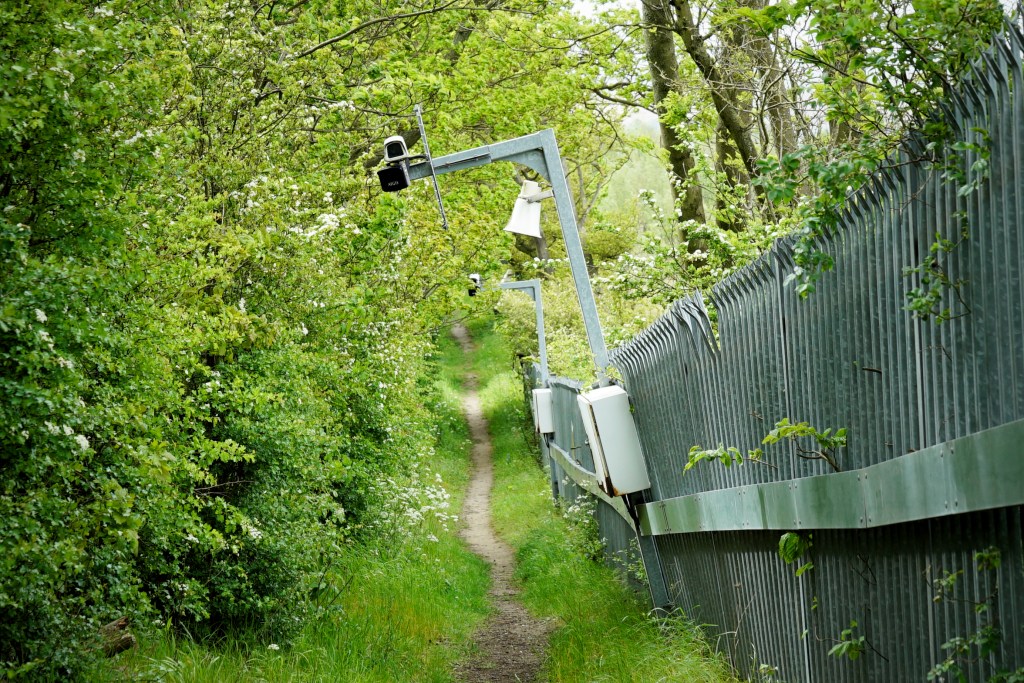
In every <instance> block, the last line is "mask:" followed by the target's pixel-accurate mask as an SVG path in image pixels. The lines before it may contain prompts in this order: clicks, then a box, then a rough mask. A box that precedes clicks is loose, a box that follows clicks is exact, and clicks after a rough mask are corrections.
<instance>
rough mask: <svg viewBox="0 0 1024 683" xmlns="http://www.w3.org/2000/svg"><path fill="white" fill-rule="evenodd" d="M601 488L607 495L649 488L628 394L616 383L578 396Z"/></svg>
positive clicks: (617, 494)
mask: <svg viewBox="0 0 1024 683" xmlns="http://www.w3.org/2000/svg"><path fill="white" fill-rule="evenodd" d="M576 400H577V401H578V402H579V406H580V414H581V415H582V416H583V425H584V427H585V428H586V430H587V439H588V441H589V442H590V452H591V453H592V454H593V456H594V468H595V469H596V470H597V478H598V482H599V483H600V485H601V489H602V490H603V491H604V492H605V493H607V494H608V495H609V496H624V495H626V494H627V493H634V492H635V491H643V490H644V489H649V488H651V480H650V479H649V478H648V477H647V465H646V463H645V462H644V454H643V451H641V450H640V437H639V435H638V434H637V431H636V423H635V422H634V421H633V413H631V412H630V410H629V395H628V394H627V393H626V391H625V389H623V388H622V387H617V386H610V387H601V388H600V389H595V390H593V391H588V392H587V393H585V394H580V395H579V396H577V398H576Z"/></svg>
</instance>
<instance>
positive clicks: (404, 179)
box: [377, 161, 412, 192]
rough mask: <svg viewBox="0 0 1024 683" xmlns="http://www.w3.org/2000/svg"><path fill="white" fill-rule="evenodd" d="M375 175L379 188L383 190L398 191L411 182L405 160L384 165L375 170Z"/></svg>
mask: <svg viewBox="0 0 1024 683" xmlns="http://www.w3.org/2000/svg"><path fill="white" fill-rule="evenodd" d="M377 177H378V178H379V179H380V189H382V190H384V191H385V192H399V191H401V190H404V189H405V188H407V187H409V185H410V184H411V182H412V181H410V180H409V164H408V162H405V161H400V162H398V163H397V164H392V165H390V166H385V167H384V168H382V169H380V170H379V171H377Z"/></svg>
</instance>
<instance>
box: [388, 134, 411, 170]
mask: <svg viewBox="0 0 1024 683" xmlns="http://www.w3.org/2000/svg"><path fill="white" fill-rule="evenodd" d="M408 158H409V148H408V147H406V145H405V140H404V139H403V138H402V136H401V135H392V136H391V137H389V138H388V139H387V140H385V141H384V161H385V162H386V163H388V164H396V163H398V162H399V161H405V160H406V159H408Z"/></svg>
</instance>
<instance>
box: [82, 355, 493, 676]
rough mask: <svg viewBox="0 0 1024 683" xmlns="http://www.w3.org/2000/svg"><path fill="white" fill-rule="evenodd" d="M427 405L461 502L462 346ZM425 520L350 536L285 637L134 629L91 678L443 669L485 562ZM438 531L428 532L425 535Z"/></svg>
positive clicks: (452, 532) (479, 612)
mask: <svg viewBox="0 0 1024 683" xmlns="http://www.w3.org/2000/svg"><path fill="white" fill-rule="evenodd" d="M437 360H438V368H437V377H436V380H435V387H434V389H435V391H434V396H433V398H432V401H431V406H430V408H431V411H432V412H433V413H434V414H435V415H436V418H437V423H436V425H437V439H438V446H437V449H436V454H435V457H434V458H433V459H432V461H431V462H430V463H429V464H430V467H431V469H432V470H433V471H434V472H436V473H438V474H440V475H441V477H442V478H443V480H444V482H445V488H446V489H447V490H448V492H449V493H450V494H451V496H452V498H451V512H453V513H458V511H459V510H460V508H461V501H462V497H463V492H464V489H465V487H466V483H467V481H468V462H469V450H470V448H471V442H470V440H469V436H468V429H467V426H466V423H465V420H464V419H463V416H462V408H461V393H460V391H461V389H460V383H461V376H462V373H463V357H462V353H461V351H460V350H459V348H458V345H457V344H456V343H455V342H454V341H453V340H450V339H443V340H441V343H440V349H439V356H438V359H437ZM448 527H449V528H448V529H447V530H446V529H445V528H444V525H443V523H442V522H440V521H438V520H433V519H432V520H429V521H427V522H424V524H423V525H422V526H421V527H419V528H417V529H414V530H412V532H411V533H408V534H406V533H401V534H393V535H389V536H387V537H385V538H382V539H380V540H379V541H377V542H376V543H372V544H364V545H353V546H350V547H349V548H348V549H347V550H346V552H345V553H344V555H343V556H342V557H338V558H335V560H334V562H333V563H332V565H331V567H330V568H329V569H328V571H327V573H326V578H327V582H328V584H329V586H330V590H328V591H327V592H326V593H325V594H324V595H323V597H322V598H321V601H322V604H323V605H324V606H325V608H326V609H324V610H323V613H322V615H321V616H318V617H316V618H314V619H313V620H312V621H311V622H310V623H309V624H308V625H307V626H306V627H305V628H304V629H303V630H302V632H301V633H300V634H299V636H298V637H297V638H296V640H295V641H294V642H293V643H291V644H289V645H287V646H286V645H284V644H278V643H272V642H261V641H258V640H257V639H256V638H255V637H249V638H233V639H229V640H226V641H222V642H216V643H214V642H197V641H195V640H193V639H191V638H189V637H188V636H187V634H181V633H178V634H175V633H173V632H172V631H170V630H153V631H149V632H144V631H140V630H139V629H138V628H136V633H137V635H138V636H139V639H140V646H139V648H138V649H137V650H135V651H131V652H126V653H123V654H121V655H119V656H118V657H117V658H115V659H113V660H111V661H110V663H109V668H107V669H105V670H103V671H100V672H97V674H96V676H95V677H94V678H95V679H98V680H125V679H130V680H131V679H134V680H159V681H189V682H192V681H196V682H202V681H210V682H211V683H212V682H214V681H216V682H217V683H222V682H225V681H271V682H276V681H331V682H344V681H359V682H367V683H372V682H375V681H380V682H381V683H384V682H387V683H393V682H395V681H422V682H424V683H441V682H446V681H451V680H452V669H453V666H454V665H455V663H456V662H457V661H459V660H460V659H462V658H464V657H466V656H467V655H468V654H469V652H470V650H471V647H472V645H471V641H470V636H471V634H472V632H473V630H474V629H475V628H476V626H477V624H479V623H480V621H481V620H482V619H483V618H484V617H486V615H487V614H488V613H489V610H490V607H489V604H488V601H487V589H488V587H489V581H490V580H489V577H488V570H487V566H486V564H485V563H484V562H483V561H482V560H480V559H479V558H477V557H476V556H475V555H473V554H471V553H470V552H469V551H468V550H467V549H466V548H465V547H464V545H463V543H462V542H461V541H460V540H459V539H458V537H457V536H456V531H457V529H456V525H454V524H448ZM435 538H436V539H437V540H436V541H435V540H433V539H435Z"/></svg>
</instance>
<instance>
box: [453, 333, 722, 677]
mask: <svg viewBox="0 0 1024 683" xmlns="http://www.w3.org/2000/svg"><path fill="white" fill-rule="evenodd" d="M473 333H474V340H475V341H476V343H477V346H478V349H479V351H478V354H477V357H476V359H475V371H476V372H477V374H478V375H479V377H480V379H481V387H480V395H481V400H482V402H483V407H484V412H485V414H486V416H487V419H488V422H489V425H490V430H491V436H492V439H493V441H494V446H495V448H494V457H495V490H494V502H493V515H494V526H495V529H496V530H497V532H498V533H499V535H501V536H502V537H503V538H504V539H505V540H506V541H507V542H508V543H509V544H510V545H512V546H513V548H515V550H516V557H517V560H518V563H519V567H518V578H519V580H520V581H521V584H522V589H523V593H522V597H523V600H524V601H525V602H526V604H527V607H528V608H529V609H530V610H531V611H532V612H534V613H535V614H537V615H538V616H543V617H549V618H554V619H556V621H557V623H558V624H560V626H559V628H558V629H557V630H556V631H555V632H554V634H553V635H552V638H551V645H550V649H549V656H548V659H547V663H546V673H547V676H548V680H549V681H551V682H552V683H554V682H558V683H562V682H565V683H568V682H570V681H580V682H583V681H587V682H592V681H645V682H646V681H652V682H653V681H707V682H713V681H714V682H717V681H735V680H736V679H735V678H734V677H733V676H732V674H731V672H730V671H729V667H728V666H727V665H726V664H725V663H724V662H723V660H722V659H721V658H720V657H718V656H716V655H715V654H714V653H713V652H712V650H711V648H710V647H709V646H708V644H707V643H706V641H705V640H704V638H703V636H702V634H701V632H700V630H699V629H698V628H696V627H695V626H694V625H692V624H691V623H689V622H688V621H686V620H684V619H681V618H673V619H667V620H656V619H654V618H652V617H651V616H650V615H649V614H648V611H647V610H648V603H647V595H646V594H643V595H637V594H636V593H635V592H634V591H633V590H632V589H630V588H629V587H628V586H627V585H626V583H625V582H624V581H623V580H622V579H621V577H619V576H617V575H616V573H615V572H614V571H613V570H612V569H610V568H609V567H607V566H604V565H602V564H598V563H595V562H593V561H590V560H588V559H586V558H585V557H584V556H583V554H582V553H581V552H580V548H581V547H584V546H586V544H587V539H585V538H580V535H581V534H582V533H585V532H584V531H583V530H582V529H581V528H579V527H573V526H571V525H570V524H569V523H568V522H567V521H566V520H565V519H563V518H562V516H561V514H560V513H559V511H558V510H557V509H555V508H554V507H553V506H552V503H551V489H550V483H549V478H548V475H547V474H545V473H544V471H543V470H542V469H541V468H540V467H539V466H538V464H537V460H536V450H535V446H534V445H532V444H530V443H528V442H527V440H525V439H524V437H523V429H522V425H523V424H524V423H525V422H526V420H527V417H526V415H525V406H524V404H523V393H522V385H521V383H520V380H519V378H518V377H517V376H516V375H515V373H514V371H513V369H512V367H511V363H510V360H509V358H510V354H509V353H508V352H507V351H506V350H505V349H504V348H503V347H502V343H501V339H500V338H498V337H497V336H496V335H493V334H491V333H490V331H489V329H488V328H487V326H486V325H483V324H479V325H477V326H475V327H474V329H473Z"/></svg>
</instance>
